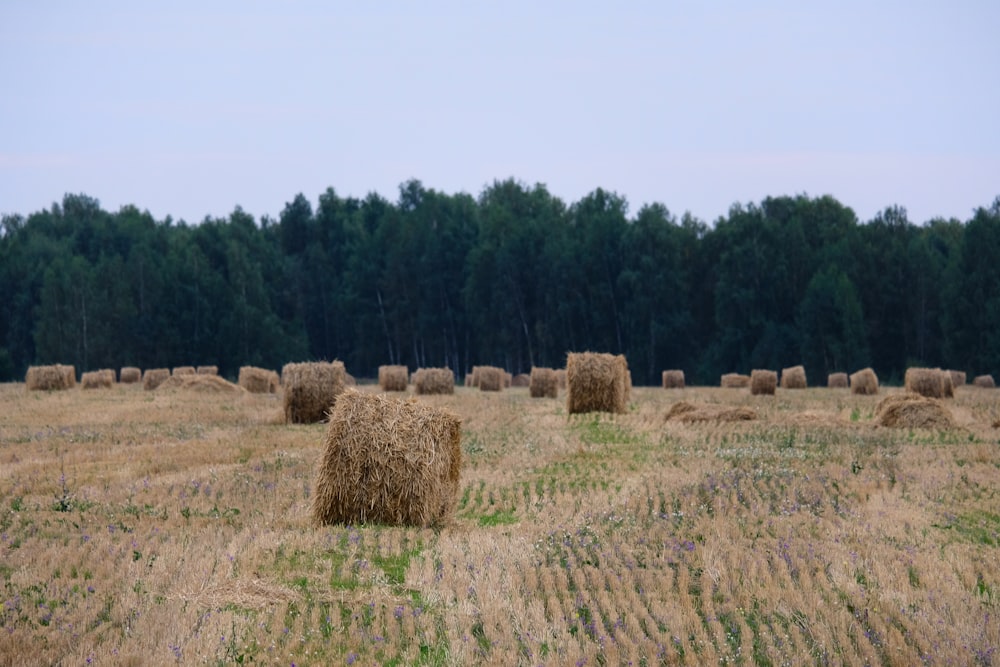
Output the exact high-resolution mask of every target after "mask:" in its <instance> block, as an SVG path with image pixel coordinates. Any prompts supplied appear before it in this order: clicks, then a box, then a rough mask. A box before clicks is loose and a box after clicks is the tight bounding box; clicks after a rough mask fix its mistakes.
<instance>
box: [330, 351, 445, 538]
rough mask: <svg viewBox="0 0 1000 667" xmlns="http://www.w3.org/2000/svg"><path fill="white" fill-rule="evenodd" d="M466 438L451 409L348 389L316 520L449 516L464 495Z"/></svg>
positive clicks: (334, 416) (412, 522)
mask: <svg viewBox="0 0 1000 667" xmlns="http://www.w3.org/2000/svg"><path fill="white" fill-rule="evenodd" d="M428 370H430V369H428ZM438 370H440V369H438ZM449 373H450V371H449ZM461 437H462V436H461V420H460V419H459V418H458V417H457V416H455V415H454V414H452V413H451V412H448V411H446V410H442V409H439V408H434V407H431V406H427V405H421V404H419V403H417V402H416V401H413V400H411V401H402V400H399V399H397V398H393V397H390V396H386V395H385V394H370V393H361V392H358V391H356V390H354V389H348V390H346V391H344V393H342V394H341V395H340V396H339V397H338V398H337V404H336V406H335V407H334V409H333V411H332V412H331V413H330V425H329V426H328V427H327V431H326V441H325V443H324V449H323V456H322V458H321V460H320V462H319V466H318V470H317V474H316V484H315V493H314V494H313V499H312V516H313V520H314V522H315V523H316V524H318V525H328V524H334V523H346V524H356V523H379V524H389V525H402V526H422V527H427V526H440V525H442V524H445V523H447V522H448V520H449V519H450V518H451V515H452V513H453V512H454V508H455V505H456V502H457V499H458V490H459V473H460V471H461V466H462V447H461Z"/></svg>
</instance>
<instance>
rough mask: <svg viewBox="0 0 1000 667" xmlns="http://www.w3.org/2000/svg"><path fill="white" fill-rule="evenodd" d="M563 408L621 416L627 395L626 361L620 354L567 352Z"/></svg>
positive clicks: (627, 374) (577, 411) (569, 410)
mask: <svg viewBox="0 0 1000 667" xmlns="http://www.w3.org/2000/svg"><path fill="white" fill-rule="evenodd" d="M566 387H567V389H566V409H567V411H568V412H569V414H571V415H572V414H578V413H582V412H612V413H624V412H625V411H626V406H627V403H628V396H629V389H630V387H629V372H628V362H627V361H626V360H625V357H624V356H622V355H613V354H604V353H598V352H570V353H569V356H568V357H567V359H566Z"/></svg>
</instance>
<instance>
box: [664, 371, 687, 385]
mask: <svg viewBox="0 0 1000 667" xmlns="http://www.w3.org/2000/svg"><path fill="white" fill-rule="evenodd" d="M663 388H664V389H683V388H684V371H677V370H672V371H663Z"/></svg>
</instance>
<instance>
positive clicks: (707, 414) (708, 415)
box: [663, 371, 774, 424]
mask: <svg viewBox="0 0 1000 667" xmlns="http://www.w3.org/2000/svg"><path fill="white" fill-rule="evenodd" d="M771 372H774V371H771ZM755 419H757V413H756V412H754V411H753V409H752V408H748V407H746V406H740V407H738V408H728V407H723V406H719V405H694V404H693V403H688V402H686V401H680V402H678V403H674V404H673V405H672V406H670V410H668V411H667V414H666V416H665V417H664V418H663V420H664V421H668V422H669V421H677V422H683V423H687V424H694V423H697V422H741V421H753V420H755Z"/></svg>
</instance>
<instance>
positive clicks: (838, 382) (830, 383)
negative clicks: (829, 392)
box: [826, 373, 850, 389]
mask: <svg viewBox="0 0 1000 667" xmlns="http://www.w3.org/2000/svg"><path fill="white" fill-rule="evenodd" d="M826 386H827V387H829V388H830V389H847V387H848V386H850V383H849V382H848V379H847V373H830V374H829V375H827V376H826Z"/></svg>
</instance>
